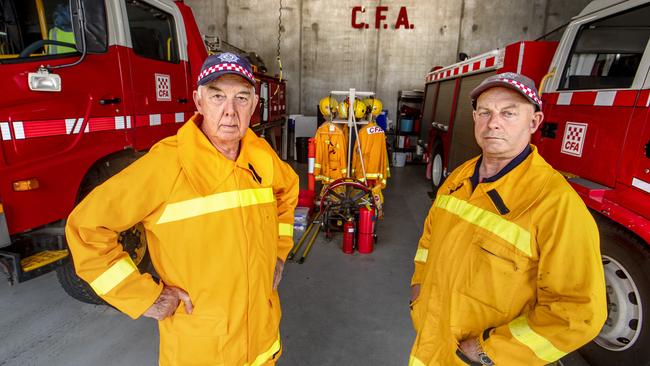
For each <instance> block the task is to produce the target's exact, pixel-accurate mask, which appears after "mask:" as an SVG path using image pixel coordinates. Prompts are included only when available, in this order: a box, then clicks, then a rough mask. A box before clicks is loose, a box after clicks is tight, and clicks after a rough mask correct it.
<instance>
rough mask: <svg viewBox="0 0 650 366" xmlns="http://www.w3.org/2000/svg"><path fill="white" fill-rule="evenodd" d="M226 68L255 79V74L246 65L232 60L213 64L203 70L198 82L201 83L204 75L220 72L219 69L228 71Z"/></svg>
mask: <svg viewBox="0 0 650 366" xmlns="http://www.w3.org/2000/svg"><path fill="white" fill-rule="evenodd" d="M226 70H227V71H235V72H236V73H238V74H241V75H242V76H244V77H246V78H248V79H249V80H253V74H251V72H250V71H248V70H246V69H245V68H244V67H242V66H240V65H237V64H234V63H230V62H224V63H220V64H216V65H212V66H210V67H208V68H206V69H205V70H203V71H201V73H200V74H199V77H198V79H197V83H199V84H200V83H201V79H203V78H204V77H206V76H208V75H210V74H212V73H215V72H219V71H226Z"/></svg>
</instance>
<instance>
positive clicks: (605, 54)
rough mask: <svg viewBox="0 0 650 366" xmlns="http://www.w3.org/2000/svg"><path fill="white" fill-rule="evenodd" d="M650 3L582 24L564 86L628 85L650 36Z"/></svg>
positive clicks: (566, 70)
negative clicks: (649, 20)
mask: <svg viewBox="0 0 650 366" xmlns="http://www.w3.org/2000/svg"><path fill="white" fill-rule="evenodd" d="M648 19H650V5H644V6H641V7H638V8H635V9H631V10H629V11H627V12H625V13H621V14H617V15H615V16H611V17H607V18H604V19H599V20H597V21H595V22H592V23H588V24H585V25H583V26H582V27H581V28H580V31H579V32H578V35H577V36H576V40H575V42H574V44H573V50H572V51H571V54H570V55H569V62H568V63H567V66H566V68H565V71H564V75H563V78H562V82H561V89H565V90H566V89H570V90H579V89H605V88H629V87H631V86H632V82H633V81H634V77H635V75H636V72H637V68H638V67H639V63H640V62H641V57H642V56H643V52H644V50H645V48H646V46H647V44H648V39H649V38H650V23H649V22H648Z"/></svg>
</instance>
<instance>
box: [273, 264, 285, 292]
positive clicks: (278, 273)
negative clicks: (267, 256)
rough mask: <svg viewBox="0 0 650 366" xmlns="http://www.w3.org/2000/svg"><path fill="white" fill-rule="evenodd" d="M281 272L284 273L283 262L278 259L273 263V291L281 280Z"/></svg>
mask: <svg viewBox="0 0 650 366" xmlns="http://www.w3.org/2000/svg"><path fill="white" fill-rule="evenodd" d="M282 271H284V262H283V261H282V260H280V259H278V260H277V261H276V262H275V273H274V274H273V290H277V289H278V285H279V284H280V280H281V279H282Z"/></svg>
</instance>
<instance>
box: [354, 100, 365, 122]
mask: <svg viewBox="0 0 650 366" xmlns="http://www.w3.org/2000/svg"><path fill="white" fill-rule="evenodd" d="M366 108H367V107H366V104H365V103H364V102H362V101H360V100H359V99H355V100H354V117H355V118H356V119H361V118H363V117H364V116H365V115H366Z"/></svg>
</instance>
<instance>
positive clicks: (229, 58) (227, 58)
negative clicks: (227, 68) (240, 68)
mask: <svg viewBox="0 0 650 366" xmlns="http://www.w3.org/2000/svg"><path fill="white" fill-rule="evenodd" d="M217 57H219V60H221V62H237V60H239V57H237V56H235V55H234V54H232V53H230V52H226V53H222V54H220V55H219V56H217Z"/></svg>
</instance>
